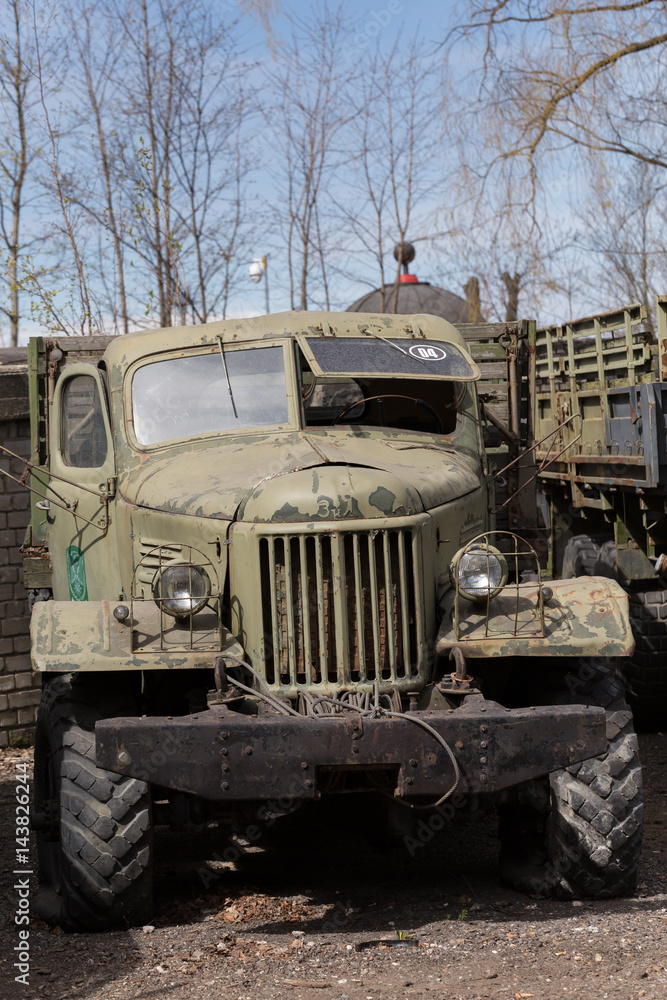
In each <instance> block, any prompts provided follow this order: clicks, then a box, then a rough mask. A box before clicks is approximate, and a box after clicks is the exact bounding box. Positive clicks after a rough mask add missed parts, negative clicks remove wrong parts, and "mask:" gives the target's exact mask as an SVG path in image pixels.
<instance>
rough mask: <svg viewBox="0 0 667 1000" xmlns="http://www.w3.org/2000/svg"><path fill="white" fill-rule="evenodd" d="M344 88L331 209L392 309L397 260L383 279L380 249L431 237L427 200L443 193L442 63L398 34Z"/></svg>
mask: <svg viewBox="0 0 667 1000" xmlns="http://www.w3.org/2000/svg"><path fill="white" fill-rule="evenodd" d="M350 89H351V94H350V101H351V104H352V106H353V108H354V115H353V116H352V118H351V121H350V128H349V130H348V146H349V150H350V172H351V175H352V183H351V184H346V187H345V191H344V192H342V194H341V195H340V197H339V198H338V199H337V210H338V213H339V216H340V218H341V219H342V221H343V223H344V225H345V226H346V227H347V228H348V230H349V231H350V232H351V233H352V234H354V236H355V238H356V241H357V244H358V246H359V249H360V250H361V251H362V252H363V254H364V255H365V256H366V257H367V258H368V259H371V260H372V261H373V263H374V266H375V268H376V269H377V270H376V273H375V275H374V277H375V280H376V281H377V278H378V277H379V279H380V288H381V289H382V311H383V312H385V311H388V312H395V311H396V308H397V301H398V288H399V283H398V279H399V275H400V267H401V265H400V262H397V264H396V266H394V265H393V262H392V264H391V265H390V266H391V267H392V271H391V277H390V280H389V281H388V280H387V279H388V277H389V276H388V274H387V269H386V262H385V260H386V255H387V253H391V250H392V248H393V246H394V244H395V243H398V244H403V243H407V242H408V240H409V241H410V242H412V243H414V242H416V241H420V240H426V239H431V238H433V237H434V236H435V233H436V226H435V213H434V210H433V205H434V201H437V200H438V199H439V198H442V197H443V196H446V189H444V186H443V184H442V180H443V176H444V175H445V174H446V169H445V166H444V164H445V163H446V160H447V158H446V154H445V151H444V149H443V143H442V136H443V133H444V131H445V124H444V118H443V109H442V77H441V69H440V66H439V64H438V62H437V61H436V60H435V58H434V55H433V52H432V51H429V49H428V47H426V46H425V45H424V44H423V42H420V41H419V40H418V39H416V38H415V39H413V40H412V41H411V42H410V43H409V44H408V45H401V44H400V38H397V39H396V40H395V42H394V44H393V46H392V47H391V48H390V49H389V50H385V49H383V48H382V47H381V46H379V45H378V46H377V48H376V49H375V51H374V53H373V54H372V55H371V56H370V57H369V58H368V59H366V60H364V61H363V63H361V65H360V66H359V68H358V71H357V73H356V74H355V77H354V80H353V86H352V87H351V88H350Z"/></svg>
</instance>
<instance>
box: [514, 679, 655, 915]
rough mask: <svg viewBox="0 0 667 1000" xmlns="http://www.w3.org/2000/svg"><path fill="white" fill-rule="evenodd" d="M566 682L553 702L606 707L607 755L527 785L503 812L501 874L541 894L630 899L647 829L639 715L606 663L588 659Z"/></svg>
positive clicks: (517, 885) (553, 694)
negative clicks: (634, 713)
mask: <svg viewBox="0 0 667 1000" xmlns="http://www.w3.org/2000/svg"><path fill="white" fill-rule="evenodd" d="M575 662H576V661H575ZM561 676H562V675H561ZM563 680H564V683H562V684H561V685H559V689H558V690H556V691H552V692H551V693H550V695H549V700H550V701H551V703H552V704H586V705H600V706H601V707H603V708H605V709H606V712H607V741H608V746H607V751H606V753H604V754H602V755H601V756H600V757H592V758H590V759H589V760H586V761H584V762H583V763H579V764H574V765H572V766H571V767H568V768H563V769H561V770H559V771H555V772H554V773H553V774H551V775H550V776H549V778H548V779H544V781H542V782H531V783H529V784H527V785H526V786H522V787H521V788H520V789H519V790H518V804H516V805H513V806H504V807H502V808H501V809H500V810H499V813H500V837H501V874H502V876H503V879H504V880H505V881H506V882H507V883H508V884H510V885H511V886H512V887H513V888H515V889H519V890H520V891H524V892H529V893H531V894H532V895H536V896H556V897H558V898H562V899H571V898H586V897H588V898H592V899H604V898H612V897H616V896H626V895H628V894H630V893H632V892H633V891H634V889H635V888H636V885H637V875H638V868H639V857H640V848H641V840H642V830H643V794H642V776H641V765H640V762H639V748H638V744H637V736H636V734H635V731H634V727H633V723H632V712H631V711H630V709H629V707H628V705H627V703H626V701H625V696H624V692H623V687H622V685H621V683H620V682H619V681H618V680H617V678H616V677H615V676H614V674H613V673H612V671H611V670H610V668H609V667H607V666H606V665H601V664H600V663H597V662H596V661H593V660H591V661H584V660H582V661H580V662H579V663H578V665H577V669H576V670H575V671H573V672H572V673H571V674H568V675H567V676H566V677H565V678H563Z"/></svg>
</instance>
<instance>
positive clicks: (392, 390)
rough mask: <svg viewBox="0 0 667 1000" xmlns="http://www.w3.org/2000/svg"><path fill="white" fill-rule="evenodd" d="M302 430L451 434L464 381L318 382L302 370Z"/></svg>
mask: <svg viewBox="0 0 667 1000" xmlns="http://www.w3.org/2000/svg"><path fill="white" fill-rule="evenodd" d="M302 385H303V389H302V396H303V410H304V417H305V424H306V427H317V426H320V427H322V426H329V427H331V426H334V425H337V424H340V425H343V424H346V425H350V424H351V425H358V424H364V425H367V426H371V427H393V428H396V429H398V430H409V431H423V432H424V433H428V434H452V433H453V432H454V431H455V430H456V426H457V420H458V415H459V413H460V411H461V409H462V407H463V404H464V400H465V399H466V396H467V387H466V384H465V382H451V381H449V380H447V381H442V382H436V381H434V380H432V379H415V378H405V379H389V378H358V377H357V378H346V377H344V376H338V377H335V378H318V377H316V376H314V375H313V373H312V372H311V371H308V370H304V371H302Z"/></svg>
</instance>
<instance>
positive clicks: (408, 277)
mask: <svg viewBox="0 0 667 1000" xmlns="http://www.w3.org/2000/svg"><path fill="white" fill-rule="evenodd" d="M398 280H399V282H400V284H401V285H418V284H419V278H418V277H417V275H416V274H399V276H398Z"/></svg>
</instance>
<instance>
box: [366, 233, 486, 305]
mask: <svg viewBox="0 0 667 1000" xmlns="http://www.w3.org/2000/svg"><path fill="white" fill-rule="evenodd" d="M414 256H415V250H414V247H413V246H412V244H411V243H403V244H400V243H397V244H396V246H395V247H394V258H395V259H396V260H397V261H399V260H400V262H401V264H402V267H403V273H402V274H400V275H399V278H398V298H397V303H396V310H394V292H395V286H394V284H393V282H392V284H390V285H385V286H384V289H381V288H376V289H374V290H373V291H372V292H367V293H366V294H365V295H362V296H361V298H359V299H357V301H356V302H353V303H352V305H351V306H348V308H347V312H369V313H382V312H386V313H393V312H394V311H396V312H397V313H400V314H405V313H431V315H433V316H441V317H442V319H446V320H448V322H450V323H480V322H484V317H483V316H482V314H481V312H480V305H479V282H478V281H477V279H476V278H471V279H470V281H468V283H467V284H466V286H465V292H466V295H467V296H468V298H467V299H463V298H461V296H460V295H455V294H454V292H448V291H447V290H446V289H445V288H439V287H438V286H437V285H432V284H431V283H430V281H420V280H419V278H418V277H417V275H416V274H410V273H409V272H408V264H409V263H410V262H411V261H412V260H414ZM383 292H384V294H383ZM383 298H384V308H383V301H382V300H383Z"/></svg>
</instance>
